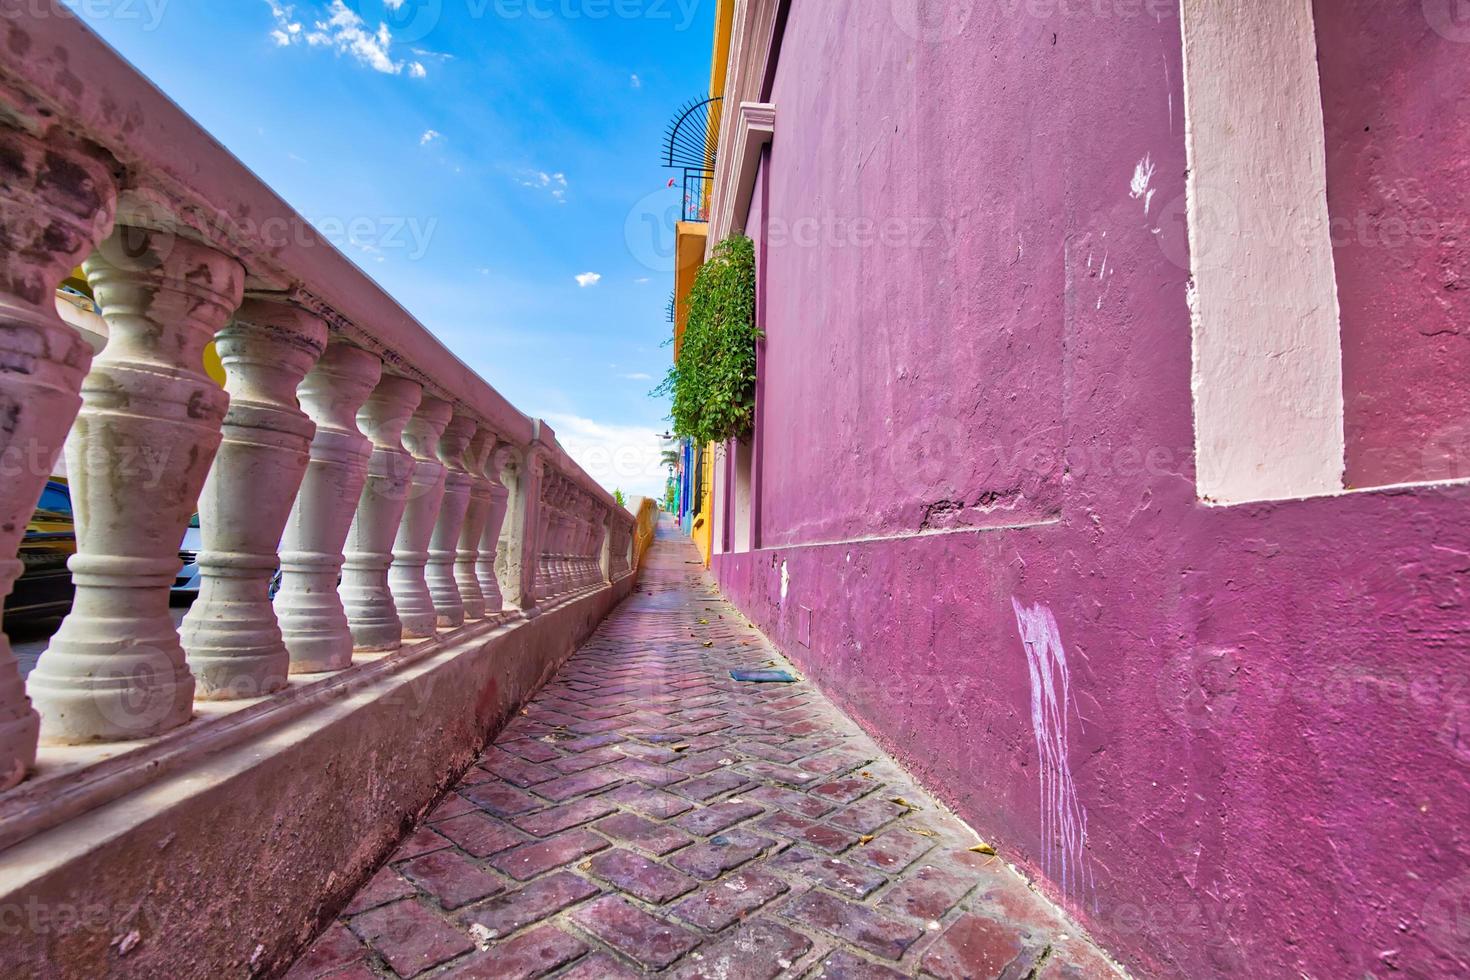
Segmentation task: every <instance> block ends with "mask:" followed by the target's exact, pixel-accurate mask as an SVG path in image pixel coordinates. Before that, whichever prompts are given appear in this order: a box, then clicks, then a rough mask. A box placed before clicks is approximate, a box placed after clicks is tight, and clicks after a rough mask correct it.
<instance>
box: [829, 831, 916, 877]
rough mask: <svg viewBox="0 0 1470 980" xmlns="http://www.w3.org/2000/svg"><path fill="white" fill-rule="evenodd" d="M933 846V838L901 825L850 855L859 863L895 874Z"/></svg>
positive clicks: (854, 850) (856, 849) (855, 849)
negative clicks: (913, 831)
mask: <svg viewBox="0 0 1470 980" xmlns="http://www.w3.org/2000/svg"><path fill="white" fill-rule="evenodd" d="M932 847H934V841H933V840H931V839H929V838H928V837H924V836H921V835H919V834H915V833H912V832H910V831H909V830H907V829H905V828H902V827H901V828H899V829H897V830H890V831H888V832H887V833H886V834H883V835H881V836H879V837H878V838H876V839H875V840H873V841H871V842H869V843H867V844H864V845H863V846H862V847H859V848H854V849H853V853H852V854H851V855H850V857H851V858H852V860H854V861H856V862H858V863H859V864H866V865H868V866H870V867H873V868H877V869H878V870H879V871H884V872H887V873H889V874H895V873H897V872H900V871H902V870H903V869H904V868H907V867H908V866H909V865H911V864H913V863H914V862H915V861H917V860H918V859H919V858H920V857H922V856H923V855H924V854H925V853H926V852H927V851H929V850H930V849H931V848H932Z"/></svg>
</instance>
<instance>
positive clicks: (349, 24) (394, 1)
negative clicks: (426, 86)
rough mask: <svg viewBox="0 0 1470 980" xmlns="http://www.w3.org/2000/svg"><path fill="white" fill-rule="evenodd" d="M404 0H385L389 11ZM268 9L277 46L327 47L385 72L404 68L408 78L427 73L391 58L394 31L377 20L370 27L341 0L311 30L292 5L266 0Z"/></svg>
mask: <svg viewBox="0 0 1470 980" xmlns="http://www.w3.org/2000/svg"><path fill="white" fill-rule="evenodd" d="M404 2H405V0H384V3H385V4H386V5H387V6H388V7H389V8H390V9H392V10H397V9H398V8H399V7H401V6H402V5H403V4H404ZM265 3H266V5H267V6H268V7H270V10H271V17H272V18H273V19H274V20H275V26H274V27H273V28H272V29H271V32H270V37H271V40H273V41H274V42H275V43H276V44H277V45H278V46H280V47H283V48H284V47H290V46H292V45H295V44H306V45H307V46H309V47H313V48H329V49H331V50H333V51H335V52H337V53H338V54H345V55H350V56H351V57H352V58H353V59H354V60H356V61H357V62H358V63H359V64H362V65H366V66H367V67H369V68H371V69H373V70H374V71H378V72H382V73H383V74H385V75H401V74H403V73H404V72H405V71H406V72H408V74H409V76H410V77H411V78H423V77H425V76H426V75H427V74H428V71H427V70H426V69H425V68H424V66H423V63H422V62H419V61H405V60H400V59H397V58H395V57H393V32H392V31H390V30H389V29H388V25H387V24H383V23H379V24H378V26H377V29H376V30H373V29H371V28H369V26H368V24H367V22H366V21H364V20H363V19H362V17H361V15H359V14H358V13H357V12H356V11H355V10H352V9H351V8H350V7H348V6H347V4H346V3H344V2H343V0H332V3H331V5H330V6H329V7H328V8H327V12H326V17H325V19H321V18H320V17H315V18H313V19H312V26H311V28H310V29H308V28H307V27H306V24H305V22H304V21H303V20H300V19H298V18H297V16H296V7H295V6H294V5H293V4H288V3H282V2H281V0H265Z"/></svg>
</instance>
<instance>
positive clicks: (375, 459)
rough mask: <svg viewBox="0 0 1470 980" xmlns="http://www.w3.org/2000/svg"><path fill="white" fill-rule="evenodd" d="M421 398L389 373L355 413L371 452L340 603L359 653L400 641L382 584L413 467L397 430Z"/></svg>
mask: <svg viewBox="0 0 1470 980" xmlns="http://www.w3.org/2000/svg"><path fill="white" fill-rule="evenodd" d="M423 397H424V390H423V387H422V386H421V385H418V384H416V383H414V382H412V381H409V380H408V379H407V378H399V377H396V376H393V375H389V376H386V377H384V378H383V380H382V381H380V382H379V383H378V386H377V387H376V388H374V389H373V393H372V394H371V395H369V396H368V400H367V402H366V403H365V404H364V405H363V407H362V411H361V412H359V413H358V416H357V424H358V425H359V426H360V427H361V428H362V431H363V434H365V435H366V436H367V437H368V438H369V439H371V440H372V444H373V451H372V455H371V456H369V457H368V470H367V481H366V482H365V483H364V485H363V489H362V497H361V499H360V500H359V501H358V504H357V514H356V516H355V517H354V518H353V519H352V526H351V528H350V529H349V530H348V532H347V545H346V551H345V553H344V558H345V562H344V565H343V568H342V605H343V606H344V607H345V608H346V610H347V622H348V624H349V626H350V627H351V630H352V645H353V648H354V649H355V650H359V651H362V652H365V653H370V652H382V651H387V650H397V649H398V648H399V646H401V645H402V643H403V621H402V620H401V619H400V618H399V616H398V609H397V607H396V606H395V604H394V597H393V593H392V591H391V590H390V589H389V586H388V569H389V567H390V566H391V565H392V564H393V543H394V540H395V539H396V538H397V536H398V525H399V524H400V523H401V522H402V520H403V512H404V510H405V508H406V507H407V506H408V494H409V487H410V484H411V481H412V479H413V474H414V469H415V460H414V458H413V455H412V454H411V453H409V452H408V450H406V449H404V448H403V430H404V428H405V427H406V426H407V425H408V420H409V419H410V418H411V417H412V416H413V413H414V410H415V409H417V408H418V406H419V402H420V401H421V400H422V399H423Z"/></svg>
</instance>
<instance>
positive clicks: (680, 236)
mask: <svg viewBox="0 0 1470 980" xmlns="http://www.w3.org/2000/svg"><path fill="white" fill-rule="evenodd" d="M708 240H709V225H707V224H705V223H704V222H702V221H681V222H679V223H678V225H677V226H676V227H675V239H674V360H676V361H677V360H678V359H679V349H680V348H681V347H683V345H684V328H685V327H686V326H687V325H688V324H689V291H690V290H692V289H693V288H694V280H695V277H697V276H698V275H699V267H700V266H702V265H704V251H705V243H706V242H707V241H708Z"/></svg>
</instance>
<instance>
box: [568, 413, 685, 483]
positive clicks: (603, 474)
mask: <svg viewBox="0 0 1470 980" xmlns="http://www.w3.org/2000/svg"><path fill="white" fill-rule="evenodd" d="M545 418H546V421H547V422H550V423H551V427H552V428H553V429H555V430H556V441H557V442H559V443H561V445H562V448H563V449H565V450H566V451H567V453H568V454H569V455H570V456H571V457H572V459H575V460H576V461H577V462H578V463H579V464H581V466H582V469H584V470H586V471H587V475H588V476H590V477H592V479H594V480H596V481H597V482H598V483H600V484H602V485H603V487H605V488H606V489H607V490H608V491H609V492H611V491H613V490H621V491H623V492H624V493H626V494H630V495H642V496H644V497H653V498H655V499H661V498H662V497H663V494H664V480H665V478H666V477H667V475H668V471H667V470H666V469H665V468H664V467H663V465H662V464H661V462H660V457H661V456H662V454H663V449H664V441H663V438H662V437H661V436H660V435H659V433H658V430H657V429H651V428H647V427H644V426H638V425H606V424H604V423H601V422H595V421H593V420H592V419H586V418H582V417H581V416H579V415H569V414H548V415H546V416H545Z"/></svg>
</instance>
